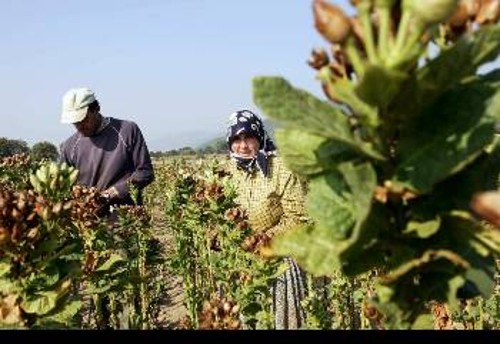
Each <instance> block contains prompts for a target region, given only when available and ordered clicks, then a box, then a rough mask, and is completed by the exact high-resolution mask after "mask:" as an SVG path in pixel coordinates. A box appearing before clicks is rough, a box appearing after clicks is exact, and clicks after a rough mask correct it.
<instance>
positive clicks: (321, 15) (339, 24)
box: [313, 0, 351, 44]
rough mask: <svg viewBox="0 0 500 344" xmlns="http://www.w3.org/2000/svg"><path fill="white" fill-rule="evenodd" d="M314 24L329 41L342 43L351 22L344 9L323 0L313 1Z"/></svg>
mask: <svg viewBox="0 0 500 344" xmlns="http://www.w3.org/2000/svg"><path fill="white" fill-rule="evenodd" d="M313 13H314V26H315V27H316V30H317V31H318V32H319V33H320V34H321V35H322V36H323V38H325V39H326V40H327V41H329V42H330V43H333V44H335V43H338V44H342V43H344V42H345V41H346V39H347V37H349V35H350V34H351V22H350V20H349V17H348V16H347V15H346V14H345V13H344V11H343V10H342V9H341V8H340V7H338V6H336V5H332V4H330V3H327V2H326V1H324V0H314V2H313Z"/></svg>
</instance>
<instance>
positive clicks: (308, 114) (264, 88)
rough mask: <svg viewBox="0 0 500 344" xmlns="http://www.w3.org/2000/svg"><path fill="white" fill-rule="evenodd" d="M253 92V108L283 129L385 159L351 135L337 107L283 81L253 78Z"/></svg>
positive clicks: (350, 129) (347, 123) (367, 144)
mask: <svg viewBox="0 0 500 344" xmlns="http://www.w3.org/2000/svg"><path fill="white" fill-rule="evenodd" d="M253 93H254V101H255V103H256V104H257V106H259V107H260V108H261V109H262V110H263V111H264V112H265V113H266V115H267V116H269V117H271V118H273V119H275V120H277V121H278V122H280V123H281V124H283V125H284V126H286V127H289V128H292V129H299V130H303V131H307V132H309V133H311V134H316V135H319V136H324V137H327V138H330V139H333V140H336V141H339V142H341V143H343V144H346V145H348V146H351V147H352V148H353V150H356V151H361V152H363V153H364V154H366V155H367V156H370V157H372V158H375V159H380V160H383V159H385V158H384V156H383V155H382V154H380V153H379V152H377V151H376V150H375V149H374V148H373V147H372V145H371V144H370V143H366V142H363V141H361V140H360V139H359V138H358V137H356V136H355V135H354V134H353V132H352V128H351V126H350V124H349V119H348V117H347V115H346V114H345V113H344V112H343V111H342V110H341V109H340V108H339V107H334V106H333V105H332V104H330V103H328V102H325V101H321V100H319V99H318V98H316V97H315V96H313V95H312V94H310V93H308V92H306V91H304V90H300V89H295V88H293V87H292V85H290V83H289V82H288V81H287V80H285V79H284V78H281V77H256V78H254V80H253Z"/></svg>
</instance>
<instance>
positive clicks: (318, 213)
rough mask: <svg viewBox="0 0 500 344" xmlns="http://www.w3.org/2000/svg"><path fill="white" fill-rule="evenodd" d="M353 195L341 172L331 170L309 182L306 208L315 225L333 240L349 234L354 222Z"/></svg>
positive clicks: (346, 236) (341, 238) (343, 237)
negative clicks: (327, 232) (327, 233)
mask: <svg viewBox="0 0 500 344" xmlns="http://www.w3.org/2000/svg"><path fill="white" fill-rule="evenodd" d="M354 206H355V205H354V204H353V195H352V194H351V190H349V187H348V185H347V184H346V182H345V180H344V179H343V176H342V174H340V173H338V172H332V173H330V174H327V175H322V176H319V177H316V178H313V179H312V180H311V181H310V183H309V193H308V195H307V201H306V208H307V211H308V214H309V215H310V216H311V217H312V218H313V219H314V221H315V222H316V224H317V226H318V227H320V228H325V230H328V231H329V232H330V233H331V236H332V238H333V239H335V240H343V239H346V238H348V237H349V236H350V234H351V231H352V229H353V227H354V225H355V223H356V214H355V209H354Z"/></svg>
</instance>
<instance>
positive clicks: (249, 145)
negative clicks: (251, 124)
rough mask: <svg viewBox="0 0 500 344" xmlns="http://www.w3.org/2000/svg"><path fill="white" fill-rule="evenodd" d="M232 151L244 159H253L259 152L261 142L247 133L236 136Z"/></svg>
mask: <svg viewBox="0 0 500 344" xmlns="http://www.w3.org/2000/svg"><path fill="white" fill-rule="evenodd" d="M231 151H232V152H233V153H236V154H238V155H240V156H241V157H243V158H253V157H255V156H256V155H257V152H258V151H259V140H257V139H256V138H255V136H253V135H251V134H247V133H242V134H239V135H236V136H235V137H234V140H233V142H232V143H231Z"/></svg>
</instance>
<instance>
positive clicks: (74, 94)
mask: <svg viewBox="0 0 500 344" xmlns="http://www.w3.org/2000/svg"><path fill="white" fill-rule="evenodd" d="M95 100H96V98H95V94H94V92H92V90H90V89H88V88H72V89H70V90H69V91H68V92H66V93H65V94H64V96H63V99H62V114H61V122H62V123H77V122H80V121H82V120H83V119H84V118H85V116H87V108H88V106H89V104H91V103H93V102H94V101H95Z"/></svg>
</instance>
